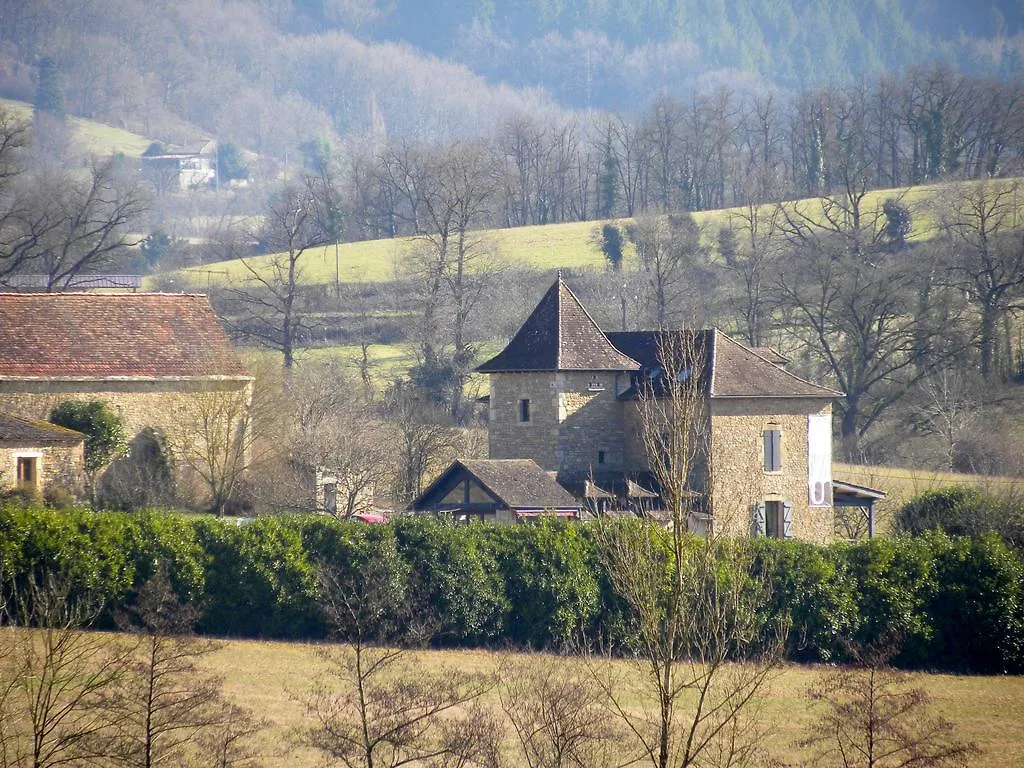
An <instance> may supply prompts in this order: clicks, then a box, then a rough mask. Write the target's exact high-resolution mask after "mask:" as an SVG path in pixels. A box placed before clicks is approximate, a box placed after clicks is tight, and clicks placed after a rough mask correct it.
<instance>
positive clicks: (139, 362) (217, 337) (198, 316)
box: [0, 293, 247, 379]
mask: <svg viewBox="0 0 1024 768" xmlns="http://www.w3.org/2000/svg"><path fill="white" fill-rule="evenodd" d="M246 375H247V374H246V371H245V368H244V367H243V366H242V362H241V360H239V358H238V354H237V353H236V352H235V349H234V347H232V345H231V342H230V341H229V340H228V337H227V334H226V333H225V332H224V329H223V328H222V327H221V325H220V323H219V322H218V320H217V316H216V315H215V314H214V312H213V308H212V307H211V306H210V302H209V301H208V299H207V298H206V296H201V295H195V294H182V293H126V294H96V293H34V294H20V293H0V379H2V378H25V377H33V378H59V379H68V378H94V377H99V378H107V377H141V378H166V377H182V376H227V377H239V376H246Z"/></svg>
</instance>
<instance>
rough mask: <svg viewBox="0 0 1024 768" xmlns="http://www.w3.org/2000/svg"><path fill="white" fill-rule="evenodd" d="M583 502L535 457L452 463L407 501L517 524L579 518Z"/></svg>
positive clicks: (462, 517)
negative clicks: (419, 492)
mask: <svg viewBox="0 0 1024 768" xmlns="http://www.w3.org/2000/svg"><path fill="white" fill-rule="evenodd" d="M583 509H584V508H583V505H582V504H580V502H578V501H577V500H576V498H575V497H574V496H573V495H572V494H571V493H569V492H568V491H567V490H566V489H565V488H563V487H562V486H561V485H559V484H558V483H557V482H556V481H555V478H554V477H553V476H552V475H551V474H550V473H548V472H545V471H544V470H543V469H541V468H540V466H539V465H538V464H537V463H536V462H535V461H533V460H531V459H465V460H463V461H456V462H453V463H452V465H451V466H450V467H448V469H447V470H445V471H444V473H443V474H442V475H441V476H440V477H438V478H437V479H436V480H435V481H434V482H433V483H431V484H430V486H429V487H428V488H427V489H426V490H425V491H424V492H423V493H422V494H420V496H419V497H418V498H417V499H416V500H415V501H414V502H413V503H412V504H411V505H410V506H409V511H411V512H418V513H433V514H449V515H452V516H453V517H454V518H455V519H456V520H459V521H462V522H469V521H470V520H474V519H476V520H484V521H489V522H498V523H515V522H522V521H527V520H532V519H536V518H540V517H565V518H570V519H574V520H575V519H579V517H580V515H581V513H582V512H583Z"/></svg>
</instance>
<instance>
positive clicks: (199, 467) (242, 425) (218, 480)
mask: <svg viewBox="0 0 1024 768" xmlns="http://www.w3.org/2000/svg"><path fill="white" fill-rule="evenodd" d="M251 392H252V390H251V389H250V388H249V387H245V388H242V389H213V390H208V391H204V392H195V393H192V394H190V395H189V397H187V398H184V399H183V401H182V403H181V405H180V407H179V408H178V409H177V410H176V411H175V414H174V420H173V424H172V425H171V427H170V428H169V429H168V431H167V444H168V447H169V448H170V453H171V456H172V457H173V458H174V459H175V461H176V462H177V463H178V464H179V466H182V467H184V468H185V469H186V470H188V471H189V472H191V473H192V475H193V476H194V477H195V478H198V480H199V483H200V484H201V486H202V488H203V491H204V495H205V503H206V506H207V507H208V508H209V509H210V511H212V512H213V513H214V514H216V515H223V514H224V513H225V511H226V509H227V506H228V502H229V501H230V500H231V499H232V498H233V497H234V496H235V493H236V491H237V490H238V489H239V487H240V485H241V481H242V478H243V477H244V476H245V474H246V472H247V471H248V469H249V466H250V464H251V463H252V461H253V451H254V450H255V448H256V446H257V444H258V443H257V440H258V437H259V434H260V433H259V432H258V431H257V425H259V429H260V430H265V431H269V430H270V425H269V424H267V423H265V422H262V421H261V420H257V419H255V418H254V416H255V414H256V412H257V411H259V410H260V409H259V406H258V405H257V403H258V402H261V400H262V398H263V397H264V396H265V389H264V388H262V387H261V388H259V389H258V390H257V392H258V394H256V395H255V397H256V398H260V400H254V395H252V394H251ZM179 490H180V488H179Z"/></svg>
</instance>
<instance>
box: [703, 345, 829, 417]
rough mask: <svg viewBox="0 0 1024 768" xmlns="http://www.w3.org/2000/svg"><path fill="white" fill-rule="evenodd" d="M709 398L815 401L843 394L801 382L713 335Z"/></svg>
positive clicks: (758, 356) (773, 364)
mask: <svg viewBox="0 0 1024 768" xmlns="http://www.w3.org/2000/svg"><path fill="white" fill-rule="evenodd" d="M712 333H713V334H714V336H713V344H712V351H711V355H712V357H711V397H713V398H714V397H816V398H822V399H825V400H832V399H834V398H836V397H842V392H837V391H836V390H834V389H830V388H828V387H823V386H821V385H819V384H815V383H814V382H811V381H808V380H807V379H802V378H800V377H799V376H797V375H795V374H792V373H790V372H789V371H787V370H785V369H783V368H780V367H779V366H778V365H776V364H775V363H774V362H773V361H772V360H768V359H766V358H764V357H761V356H760V355H758V354H757V353H756V352H754V351H753V350H751V349H748V348H747V347H745V346H743V345H742V344H740V343H739V342H738V341H736V340H735V339H732V338H730V337H728V336H726V335H725V334H724V333H722V332H721V331H720V330H718V329H717V328H716V329H714V330H713V331H712Z"/></svg>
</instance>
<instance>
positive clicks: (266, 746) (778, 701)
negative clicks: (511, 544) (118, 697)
mask: <svg viewBox="0 0 1024 768" xmlns="http://www.w3.org/2000/svg"><path fill="white" fill-rule="evenodd" d="M315 649H316V646H313V645H305V644H291V643H273V642H260V641H242V640H233V641H229V642H226V643H225V644H224V646H223V647H222V648H221V649H220V650H219V651H217V652H216V654H214V655H213V656H212V657H210V659H209V660H208V663H209V666H210V667H211V669H212V670H213V671H215V672H216V673H218V674H220V675H222V676H223V677H224V679H225V686H226V692H227V694H228V695H229V696H230V698H231V699H232V700H233V701H235V702H236V703H239V704H244V705H245V706H247V707H249V708H250V709H251V710H252V711H253V712H254V713H256V714H257V715H259V716H260V717H263V718H266V719H267V720H269V721H271V724H270V725H269V726H268V727H267V728H266V729H265V730H264V731H263V732H262V733H261V734H260V735H259V737H258V738H259V748H260V750H261V751H262V752H263V754H264V755H265V757H266V763H267V764H268V765H282V766H283V765H287V766H294V768H314V766H319V765H322V759H321V758H320V757H318V756H317V755H316V754H314V753H312V752H309V751H307V750H303V749H297V748H295V747H294V739H293V733H294V732H295V729H296V728H297V727H298V726H299V725H300V724H301V723H302V720H303V717H304V709H303V704H302V702H301V695H302V692H303V691H306V690H308V689H309V687H310V685H311V683H312V681H313V680H314V678H315V677H316V675H317V674H318V672H319V671H320V670H322V669H323V662H322V661H321V660H320V659H319V658H318V657H317V655H316V653H315ZM420 656H421V660H422V661H423V663H424V664H425V665H426V666H427V667H428V668H434V669H438V668H445V667H456V668H458V669H462V670H479V671H483V672H490V671H494V670H496V669H497V668H498V667H499V665H500V664H511V665H513V667H514V664H515V661H516V659H517V658H522V657H519V656H516V655H514V654H511V655H510V654H509V653H506V652H502V653H497V652H488V651H425V652H421V654H420ZM558 663H559V664H582V663H583V662H581V661H579V660H573V659H558ZM599 663H601V664H608V663H612V664H626V663H627V662H622V661H616V662H607V661H601V662H599ZM821 671H822V669H820V668H817V667H809V666H786V667H785V668H783V669H782V670H781V672H780V674H779V675H778V677H777V678H775V680H774V681H773V683H772V687H771V690H770V693H769V696H768V700H767V702H766V704H765V707H764V718H765V722H766V723H767V724H768V725H769V726H770V732H771V736H770V737H769V747H770V749H771V750H772V752H773V754H774V756H775V757H776V758H778V759H780V760H782V761H783V762H784V763H785V764H787V765H793V766H796V765H802V764H806V763H807V762H808V761H809V759H810V755H809V754H807V753H806V752H805V751H803V750H801V749H800V748H799V747H798V746H796V742H797V741H798V740H799V739H800V738H801V737H802V736H803V735H804V730H805V729H806V728H807V726H808V724H809V723H810V722H811V721H812V720H813V718H814V710H813V709H812V707H811V705H810V704H809V702H808V700H807V699H806V698H805V695H804V694H805V692H806V690H807V688H808V686H810V685H811V684H812V683H813V682H814V681H815V679H816V676H817V675H818V674H820V673H821ZM916 681H917V683H918V684H919V685H921V686H923V687H924V688H925V689H926V690H927V691H928V693H929V694H930V695H931V697H932V699H933V705H934V711H935V712H936V713H938V714H941V715H943V716H945V717H946V718H948V719H950V720H953V721H955V722H956V723H957V725H958V735H959V736H960V737H961V738H963V739H967V740H971V741H974V742H976V743H977V744H978V746H979V747H980V748H981V749H982V752H981V754H980V755H979V757H978V758H977V759H976V760H974V762H973V764H974V765H979V766H991V767H992V768H1011V767H1012V766H1020V765H1024V729H1022V728H1021V723H1024V677H982V676H974V677H969V676H956V675H937V674H929V675H925V674H922V675H917V676H916ZM492 698H493V699H494V702H493V703H494V704H495V705H497V697H496V695H494V694H492ZM511 764H512V765H517V763H515V762H514V761H512V762H511Z"/></svg>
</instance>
